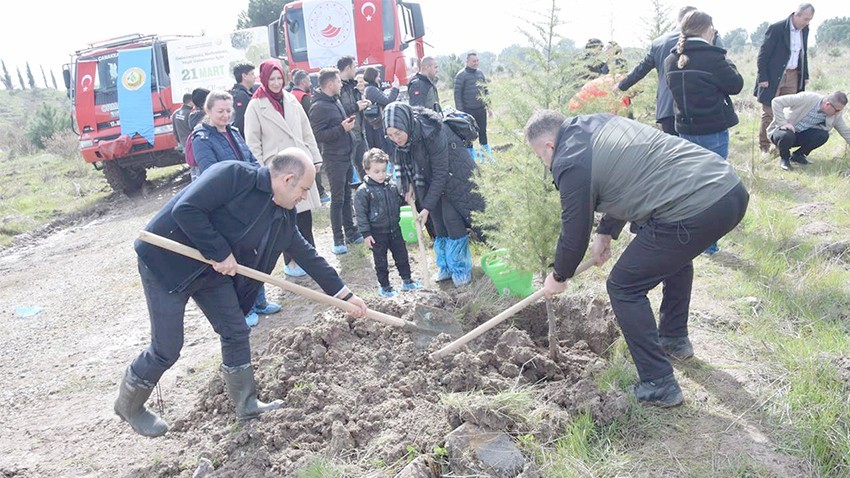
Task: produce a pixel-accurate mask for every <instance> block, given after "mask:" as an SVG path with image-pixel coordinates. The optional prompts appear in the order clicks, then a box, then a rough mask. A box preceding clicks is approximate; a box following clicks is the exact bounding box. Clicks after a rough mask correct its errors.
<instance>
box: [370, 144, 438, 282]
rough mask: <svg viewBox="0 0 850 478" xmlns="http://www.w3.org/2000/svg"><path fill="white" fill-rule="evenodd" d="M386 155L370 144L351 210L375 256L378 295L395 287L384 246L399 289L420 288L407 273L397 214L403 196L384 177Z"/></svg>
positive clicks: (405, 250)
mask: <svg viewBox="0 0 850 478" xmlns="http://www.w3.org/2000/svg"><path fill="white" fill-rule="evenodd" d="M389 160H390V158H389V156H387V153H385V152H384V151H383V150H380V149H378V148H372V149H370V150H369V151H367V152H366V154H364V155H363V169H364V170H365V172H366V180H365V181H363V184H361V185H360V187H359V188H357V192H356V193H355V195H354V210H355V211H356V213H357V228H358V229H359V231H360V234H362V235H363V237H364V238H365V243H366V246H367V247H369V248H370V249H372V258H373V259H374V260H375V273H376V274H377V275H378V283H379V284H380V286H381V287H380V290H379V291H378V292H379V293H380V294H381V296H382V297H394V296H395V295H396V292H395V289H393V287H392V286H391V285H390V271H389V264H388V263H387V250H388V249H389V251H390V252H392V254H393V260H394V261H395V265H396V267H398V273H399V275H400V276H401V279H402V280H403V281H404V283H403V284H402V286H401V288H402V290H416V289H421V288H422V285H421V284H420V283H419V281H414V280H413V279H412V278H411V277H410V261H409V258H408V256H407V245H406V244H405V243H404V238H403V237H402V235H401V226H399V216H400V214H401V205H402V202H403V201H404V196H402V195H401V193H399V191H398V188H397V187H396V185H395V183H393V182H391V181H387V163H388V162H389Z"/></svg>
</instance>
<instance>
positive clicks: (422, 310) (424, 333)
mask: <svg viewBox="0 0 850 478" xmlns="http://www.w3.org/2000/svg"><path fill="white" fill-rule="evenodd" d="M139 239H140V240H142V241H144V242H147V243H149V244H153V245H154V246H157V247H161V248H163V249H166V250H169V251H171V252H174V253H177V254H180V255H183V256H186V257H190V258H192V259H195V260H197V261H200V262H203V263H206V264H210V265H212V264H213V263H214V262H215V261H212V260H210V259H207V258H205V257H204V256H203V255H202V254H201V253H200V251H198V250H197V249H194V248H192V247H189V246H187V245H185V244H181V243H179V242H177V241H172V240H171V239H168V238H165V237H162V236H159V235H156V234H154V233H152V232H148V231H141V232H140V233H139ZM236 273H237V274H239V275H243V276H245V277H248V278H250V279H254V280H257V281H260V282H265V283H267V284H271V285H275V286H278V287H280V288H281V289H283V290H287V291H289V292H292V293H294V294H298V295H300V296H302V297H306V298H308V299H310V300H313V301H316V302H321V303H323V304H327V305H331V306H334V307H337V308H339V309H342V310H344V311H346V312H349V313H350V312H355V311H356V310H357V307H356V306H354V305H353V304H350V303H348V302H346V301H344V300H342V299H337V298H336V297H331V296H329V295H326V294H325V293H323V292H318V291H315V290H313V289H310V288H307V287H304V286H300V285H298V284H294V283H292V282H289V281H287V280H284V279H281V278H278V277H274V276H271V275H269V274H266V273H264V272H260V271H258V270H256V269H252V268H250V267H246V266H243V265H238V266H236ZM414 316H415V317H416V318H417V320H418V321H421V325H420V324H417V323H416V322H412V321H409V320H404V319H400V318H398V317H395V316H392V315H388V314H384V313H382V312H378V311H376V310H371V309H367V310H366V317H367V318H369V319H372V320H376V321H378V322H381V323H383V324H387V325H391V326H393V327H401V328H403V329H404V330H405V331H406V332H411V333H413V334H416V335H415V336H414V338H413V341H414V343H415V344H417V345H418V346H424V345H425V344H427V343H428V342H430V341H431V339H433V338H434V337H436V336H437V335H440V334H442V333H448V334H450V335H452V336H458V335H460V333H461V329H460V324H458V322H457V319H456V318H455V317H454V315H452V314H451V313H449V312H446V311H444V310H440V309H436V308H434V307H428V306H424V305H419V306H417V307H416V309H415V310H414Z"/></svg>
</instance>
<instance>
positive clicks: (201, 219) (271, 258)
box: [135, 161, 343, 312]
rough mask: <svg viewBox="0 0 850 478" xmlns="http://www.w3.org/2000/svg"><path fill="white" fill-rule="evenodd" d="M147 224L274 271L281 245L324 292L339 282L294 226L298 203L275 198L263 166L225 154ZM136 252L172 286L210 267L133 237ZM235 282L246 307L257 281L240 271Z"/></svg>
mask: <svg viewBox="0 0 850 478" xmlns="http://www.w3.org/2000/svg"><path fill="white" fill-rule="evenodd" d="M145 230H146V231H149V232H152V233H154V234H157V235H160V236H163V237H166V238H168V239H171V240H173V241H177V242H179V243H181V244H185V245H187V246H190V247H193V248H196V249H198V250H199V251H200V252H201V254H202V255H203V256H204V257H206V258H208V259H212V260H214V261H218V262H221V261H223V260H225V259H226V258H227V257H228V256H229V255H230V254H231V253H232V254H233V256H234V257H235V258H236V262H238V263H239V264H241V265H244V266H248V267H251V268H253V269H257V270H260V271H262V272H265V273H271V272H272V269H274V266H275V264H276V263H277V260H278V258H279V257H280V255H281V253H283V251H286V252H287V253H288V254H290V255H291V256H292V257H293V258H294V259H295V260H296V262H298V265H300V266H301V267H303V268H304V270H305V271H307V273H308V274H310V277H312V278H313V279H314V280H315V281H316V282H317V283H318V284H319V285H320V286H321V287H322V289H323V290H324V291H325V293H327V294H330V295H334V294H337V293H338V292H340V291H341V290H342V288H343V283H342V280H341V279H340V278H339V275H337V273H336V272H335V271H334V269H333V268H331V267H330V266H329V265H328V263H327V262H326V261H325V260H324V259H322V258H321V257H320V256H319V255H318V254H317V253H316V250H315V249H314V248H313V246H311V245H310V244H309V243H308V242H307V241H306V240H305V239H304V237H303V236H301V233H300V232H299V231H298V228H297V225H296V219H295V209H283V208H281V207H278V206H277V205H276V204H274V202H272V186H271V176H270V174H269V170H268V168H266V167H259V166H258V165H256V164H249V163H245V162H242V161H238V162H237V161H225V162H223V163H218V164H216V165H214V166H213V167H211V168H210V169H209V170H208V171H207V172H206V173H204V174H202V175H201V176H200V177H199V178H198V180H197V181H192V183H191V184H190V185H189V186H188V187H186V188H185V189H183V190H182V191H180V192H179V193H177V195H176V196H174V197H173V198H172V199H171V200H170V201H168V203H167V204H166V205H165V206H164V207H163V208H162V209H161V210H160V211H159V212H158V213H157V214H156V216H154V218H153V219H151V221H150V223H148V225H147V226H146V227H145ZM135 248H136V253H137V254H138V255H139V258H140V259H141V261H142V262H143V263H144V264H145V265H146V266H147V267H148V268H149V269H150V270H151V272H153V274H154V276H155V277H156V278H157V280H159V281H160V282H161V283H162V285H163V286H164V287H165V288H166V289H168V290H169V291H171V292H177V291H182V290H185V289H186V287H188V286H189V284H191V282H192V281H193V280H195V279H196V278H197V277H198V276H200V275H201V274H202V273H203V272H205V271H207V270H209V268H210V267H211V266H209V265H207V264H204V263H202V262H198V261H196V260H194V259H190V258H188V257H185V256H182V255H180V254H177V253H174V252H170V251H167V250H165V249H162V248H159V247H157V246H154V245H151V244H148V243H146V242H142V241H139V240H137V241H136V243H135ZM233 286H234V288H235V289H236V295H237V297H238V300H239V305H240V307H241V308H242V311H243V312H248V310H250V309H251V306H252V305H253V304H254V299H255V298H256V296H257V292H258V291H259V289H260V287H261V286H262V284H261V283H260V282H257V281H254V280H251V279H248V278H246V277H244V276H241V275H236V276H234V277H233Z"/></svg>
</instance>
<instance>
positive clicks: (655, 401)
mask: <svg viewBox="0 0 850 478" xmlns="http://www.w3.org/2000/svg"><path fill="white" fill-rule="evenodd" d="M635 397H637V399H638V400H639V401H641V402H642V403H646V404H648V405H655V406H656V407H661V408H668V407H675V406H677V405H681V404H682V402H684V401H685V397H684V396H682V389H681V388H679V383H678V382H676V377H674V376H673V374H672V373H671V374H670V375H667V376H665V377H661V378H659V379H656V380H647V381H645V382H640V383H639V384H637V385H635Z"/></svg>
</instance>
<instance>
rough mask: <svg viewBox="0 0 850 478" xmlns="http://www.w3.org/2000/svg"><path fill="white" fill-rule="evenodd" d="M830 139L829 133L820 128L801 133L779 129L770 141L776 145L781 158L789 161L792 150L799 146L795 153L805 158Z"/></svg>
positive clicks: (771, 136)
mask: <svg viewBox="0 0 850 478" xmlns="http://www.w3.org/2000/svg"><path fill="white" fill-rule="evenodd" d="M828 139H829V131H826V130H824V129H818V128H810V129H807V130H805V131H800V132H799V133H794V132H793V131H788V130H787V129H778V130H776V131H774V132H773V134H771V135H770V141H771V142H772V143H773V144H775V145H776V149H778V150H779V157H781V158H783V159H788V158H790V157H791V148H793V147H795V146H799V147H800V148H799V149H797V151H795V153H799V154H802V155H805V156H808V155H809V153H811V152H812V151H814V150H815V149H817V148H820V147H821V146H823V145H824V143H826V141H827V140H828Z"/></svg>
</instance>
